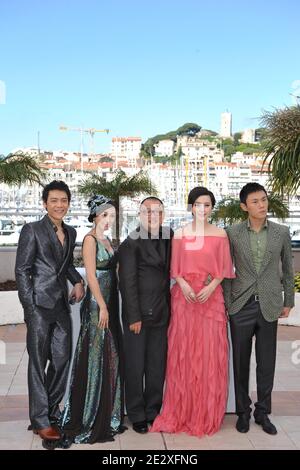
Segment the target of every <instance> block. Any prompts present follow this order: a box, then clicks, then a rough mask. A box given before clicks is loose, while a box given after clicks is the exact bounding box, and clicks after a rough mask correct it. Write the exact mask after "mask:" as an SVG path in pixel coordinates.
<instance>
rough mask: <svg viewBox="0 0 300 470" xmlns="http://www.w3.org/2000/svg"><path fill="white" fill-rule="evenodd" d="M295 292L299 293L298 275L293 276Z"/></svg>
mask: <svg viewBox="0 0 300 470" xmlns="http://www.w3.org/2000/svg"><path fill="white" fill-rule="evenodd" d="M295 292H299V293H300V273H296V274H295Z"/></svg>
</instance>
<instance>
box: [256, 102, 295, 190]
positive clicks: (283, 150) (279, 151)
mask: <svg viewBox="0 0 300 470" xmlns="http://www.w3.org/2000/svg"><path fill="white" fill-rule="evenodd" d="M261 123H262V125H263V126H264V127H265V128H266V132H265V139H264V142H263V149H264V163H263V164H265V163H266V162H267V161H268V162H269V171H270V174H271V185H272V190H273V191H274V192H275V193H279V194H282V195H283V194H284V193H287V194H288V195H293V194H295V193H296V192H297V190H298V188H299V187H300V106H291V107H286V108H283V109H275V110H274V111H273V112H270V111H264V113H263V116H262V118H261Z"/></svg>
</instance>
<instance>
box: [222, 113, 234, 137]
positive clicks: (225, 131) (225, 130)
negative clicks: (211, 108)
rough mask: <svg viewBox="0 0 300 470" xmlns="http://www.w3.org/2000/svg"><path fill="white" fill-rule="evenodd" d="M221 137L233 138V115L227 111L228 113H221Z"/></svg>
mask: <svg viewBox="0 0 300 470" xmlns="http://www.w3.org/2000/svg"><path fill="white" fill-rule="evenodd" d="M220 136H221V137H231V136H232V114H231V113H229V112H228V111H226V113H221V130H220Z"/></svg>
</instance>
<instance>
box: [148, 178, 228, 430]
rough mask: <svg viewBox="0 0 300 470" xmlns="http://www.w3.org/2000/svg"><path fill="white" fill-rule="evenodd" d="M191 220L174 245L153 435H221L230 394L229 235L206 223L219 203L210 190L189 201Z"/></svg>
mask: <svg viewBox="0 0 300 470" xmlns="http://www.w3.org/2000/svg"><path fill="white" fill-rule="evenodd" d="M188 204H189V207H190V208H191V210H192V213H193V216H194V217H193V222H192V223H191V224H189V225H186V226H185V227H184V228H183V229H180V230H179V231H178V232H176V233H175V236H174V239H173V244H172V260H171V277H172V278H173V279H175V280H176V284H175V285H174V287H173V288H172V291H171V321H170V326H169V331H168V360H167V372H166V388H165V394H164V399H163V406H162V411H161V414H160V415H159V416H158V417H157V418H156V419H155V421H154V423H153V426H152V428H151V431H152V432H159V431H162V432H168V433H179V432H186V433H188V434H191V435H195V436H203V435H205V434H207V435H211V434H214V433H215V432H217V431H218V430H219V428H220V426H221V424H222V421H223V417H224V414H225V408H226V401H227V390H228V339H227V316H226V313H225V306H224V299H223V291H222V287H221V285H220V283H221V281H222V280H223V278H224V277H227V278H233V277H234V272H233V266H232V261H231V256H230V249H229V242H228V239H227V235H226V232H225V231H224V230H223V229H220V228H218V227H216V226H214V225H211V224H209V223H208V217H209V216H210V214H211V211H212V209H213V206H214V204H215V198H214V195H213V194H212V193H211V192H210V191H208V190H207V189H206V188H203V187H197V188H194V189H193V190H192V191H191V192H190V194H189V198H188Z"/></svg>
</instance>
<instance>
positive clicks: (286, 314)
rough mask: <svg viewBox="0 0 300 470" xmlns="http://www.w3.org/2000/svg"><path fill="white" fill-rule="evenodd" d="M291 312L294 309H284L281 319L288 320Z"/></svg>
mask: <svg viewBox="0 0 300 470" xmlns="http://www.w3.org/2000/svg"><path fill="white" fill-rule="evenodd" d="M291 310H292V307H283V309H282V311H281V314H280V316H279V318H287V317H288V316H289V314H290V311H291Z"/></svg>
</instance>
